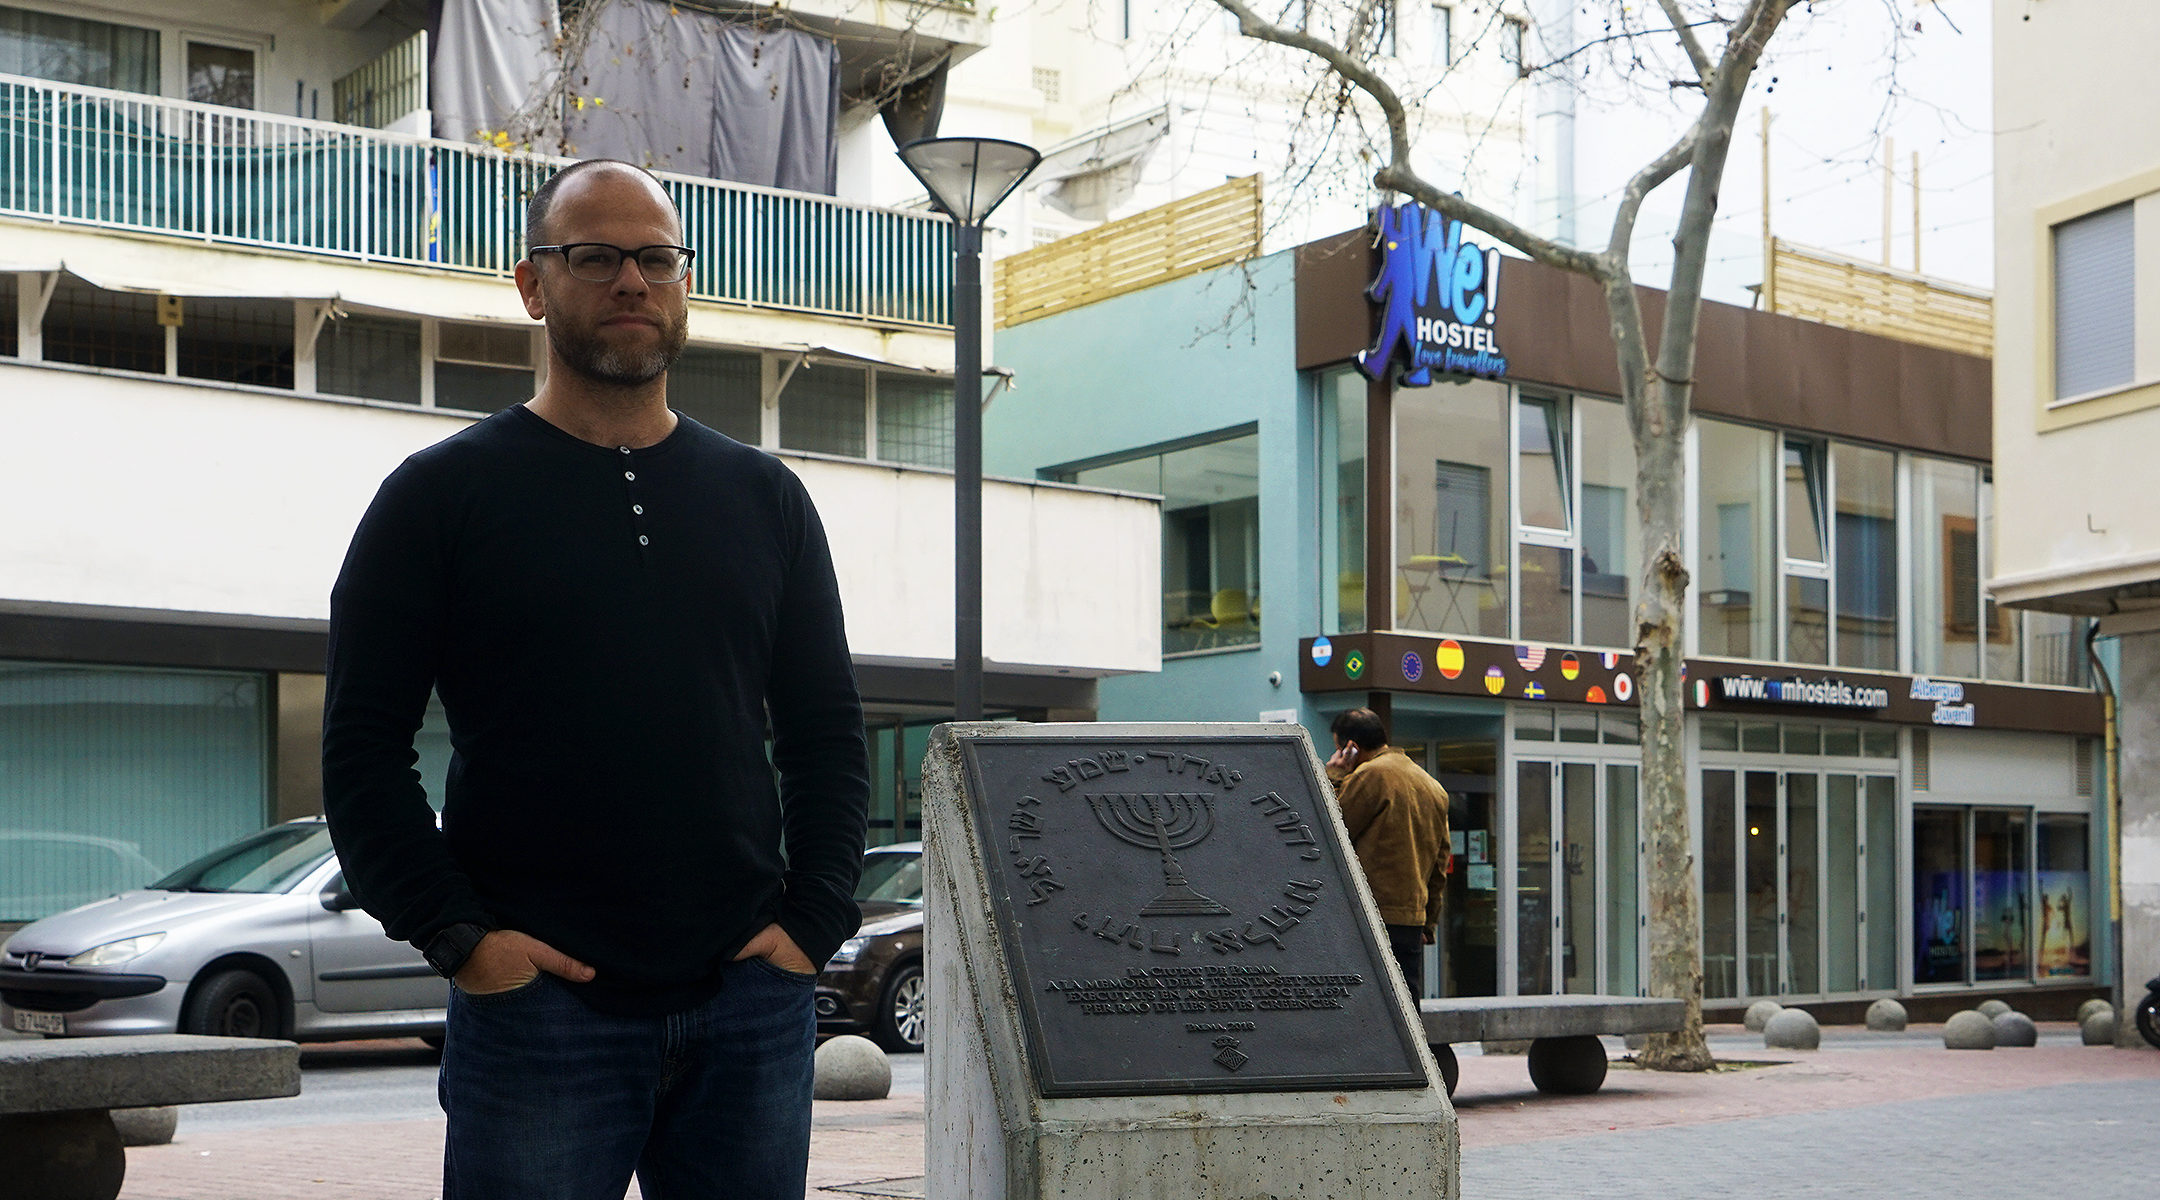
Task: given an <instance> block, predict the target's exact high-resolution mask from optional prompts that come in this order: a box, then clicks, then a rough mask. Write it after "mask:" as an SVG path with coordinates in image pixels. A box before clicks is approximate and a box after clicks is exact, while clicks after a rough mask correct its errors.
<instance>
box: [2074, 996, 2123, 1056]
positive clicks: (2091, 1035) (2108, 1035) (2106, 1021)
mask: <svg viewBox="0 0 2160 1200" xmlns="http://www.w3.org/2000/svg"><path fill="white" fill-rule="evenodd" d="M2101 1003H2102V1004H2103V1006H2104V1007H2101V1008H2096V1009H2094V1010H2092V1011H2091V1012H2089V1013H2086V1014H2085V1019H2084V1020H2082V1021H2079V1022H2078V1034H2079V1036H2081V1037H2083V1038H2084V1039H2085V1044H2086V1045H2088V1046H2112V1045H2114V1044H2115V1006H2114V1005H2112V1004H2107V1002H2106V1001H2102V1002H2101Z"/></svg>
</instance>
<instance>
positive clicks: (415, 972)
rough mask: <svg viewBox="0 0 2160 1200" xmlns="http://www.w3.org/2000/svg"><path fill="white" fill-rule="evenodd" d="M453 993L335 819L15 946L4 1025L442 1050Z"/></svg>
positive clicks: (7, 963) (202, 862)
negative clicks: (338, 848)
mask: <svg viewBox="0 0 2160 1200" xmlns="http://www.w3.org/2000/svg"><path fill="white" fill-rule="evenodd" d="M449 987H450V985H449V983H448V982H447V981H446V980H444V979H442V978H441V977H439V976H437V975H436V974H435V972H434V971H433V970H431V969H429V967H428V965H427V963H426V961H424V960H423V959H422V958H421V957H420V952H419V951H418V950H415V949H413V948H412V947H411V946H409V945H407V944H405V943H404V942H393V941H391V940H390V939H389V938H388V937H386V936H384V934H383V930H382V926H381V925H380V924H379V923H377V922H376V920H375V918H373V917H371V916H369V915H367V914H366V913H365V912H362V911H361V910H360V909H359V908H358V907H357V906H356V905H355V904H354V902H353V898H352V893H351V892H350V891H347V890H346V888H345V877H344V875H343V873H342V872H340V871H339V870H338V862H337V855H336V854H335V853H334V852H333V851H332V850H331V847H330V830H329V828H328V827H327V826H326V825H324V824H323V821H322V818H320V817H308V818H303V819H301V820H298V821H289V822H287V823H285V824H283V825H274V826H272V827H270V828H269V829H265V830H263V831H262V832H260V833H256V834H251V835H250V836H248V837H245V838H242V839H240V840H239V841H237V842H234V843H233V844H232V845H230V846H226V847H224V848H223V849H220V850H216V851H213V852H212V853H210V854H208V855H205V856H204V857H202V858H199V859H197V860H196V861H194V862H192V863H189V864H188V865H187V866H184V867H182V868H180V869H179V870H178V871H175V872H173V873H172V874H170V875H168V876H166V877H165V878H163V879H160V880H158V881H157V882H156V883H154V884H151V885H150V886H149V887H148V888H144V889H142V890H140V891H129V892H122V893H120V894H119V895H116V896H110V897H107V898H106V899H103V900H98V901H95V902H93V903H90V904H85V905H82V906H81V907H79V908H72V909H69V910H68V911H66V912H63V913H59V914H56V915H54V916H50V917H47V918H45V919H44V920H42V921H36V922H33V923H31V924H29V925H25V926H24V927H23V928H22V929H21V930H20V931H18V932H17V933H16V934H15V936H13V937H11V938H9V939H8V940H7V942H6V944H5V945H4V946H0V1023H4V1024H5V1025H6V1026H7V1027H8V1028H10V1029H14V1030H16V1031H18V1032H22V1033H42V1034H47V1035H51V1036H77V1035H88V1034H119V1033H174V1032H178V1033H208V1034H221V1035H225V1036H228V1037H285V1038H292V1039H294V1040H296V1041H303V1042H305V1041H334V1040H340V1039H344V1038H361V1037H420V1038H424V1039H426V1040H427V1041H429V1042H430V1043H432V1044H435V1045H440V1044H441V1038H442V1026H443V1014H444V1009H445V1007H446V1006H447V1005H448V1004H449V1002H450V992H449Z"/></svg>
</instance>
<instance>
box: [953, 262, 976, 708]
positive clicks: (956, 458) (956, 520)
mask: <svg viewBox="0 0 2160 1200" xmlns="http://www.w3.org/2000/svg"><path fill="white" fill-rule="evenodd" d="M952 314H953V720H955V721H980V720H982V715H983V660H982V226H980V225H963V224H958V223H955V224H954V226H953V295H952Z"/></svg>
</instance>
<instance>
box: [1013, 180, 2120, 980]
mask: <svg viewBox="0 0 2160 1200" xmlns="http://www.w3.org/2000/svg"><path fill="white" fill-rule="evenodd" d="M1383 216H1384V218H1385V219H1386V220H1388V221H1389V222H1391V223H1398V222H1401V221H1403V220H1405V219H1406V218H1405V215H1404V214H1396V213H1388V214H1383ZM1407 219H1409V220H1410V221H1411V222H1412V223H1413V224H1414V225H1415V227H1416V236H1404V235H1401V234H1398V235H1397V236H1391V237H1380V238H1376V237H1375V235H1374V233H1373V232H1372V231H1369V230H1357V231H1354V232H1352V233H1349V234H1345V235H1343V236H1340V237H1335V238H1331V239H1327V240H1324V241H1320V242H1315V243H1312V244H1309V245H1306V246H1303V247H1300V248H1298V249H1297V250H1295V251H1291V252H1286V253H1281V254H1276V255H1272V256H1268V257H1265V258H1259V259H1255V260H1251V261H1249V262H1246V263H1243V264H1240V265H1237V266H1233V267H1227V268H1222V269H1219V270H1216V271H1213V272H1208V273H1203V274H1199V275H1195V276H1192V277H1190V278H1188V279H1184V280H1179V281H1176V282H1173V283H1168V284H1164V285H1161V286H1158V287H1154V288H1151V289H1148V290H1145V291H1139V292H1134V293H1131V294H1127V295H1123V296H1118V297H1115V298H1112V299H1108V300H1104V301H1101V302H1098V303H1095V304H1091V305H1088V306H1086V307H1083V308H1079V309H1076V310H1073V311H1069V312H1065V313H1061V314H1058V315H1055V316H1049V317H1044V318H1041V319H1038V320H1033V321H1026V322H1023V323H1020V324H1016V325H1014V326H1013V327H1011V328H1009V329H1006V330H1004V331H1002V332H1001V334H1000V339H999V358H1000V361H1001V362H1003V363H1004V364H1006V365H1009V366H1011V367H1012V368H1013V369H1014V370H1015V371H1016V373H1017V376H1018V379H1019V381H1020V389H1019V391H1018V392H1016V394H1015V395H1016V401H1015V403H1013V404H1012V405H1010V406H1009V407H1006V408H1004V409H1002V410H999V409H993V410H992V413H991V416H990V419H989V424H988V426H987V431H988V439H989V444H990V447H991V451H990V455H991V457H990V462H991V464H992V466H993V468H994V469H997V470H1000V471H1002V472H1005V473H1008V474H1021V473H1030V472H1031V473H1034V474H1035V475H1036V476H1037V477H1038V478H1041V479H1043V480H1046V481H1061V482H1069V483H1076V484H1086V485H1092V486H1098V487H1104V488H1111V489H1119V490H1124V491H1128V492H1131V493H1134V494H1138V495H1148V496H1160V497H1161V498H1162V522H1163V524H1162V537H1161V554H1162V559H1161V563H1162V588H1163V600H1162V628H1161V634H1160V636H1161V646H1162V653H1163V666H1162V670H1161V672H1160V673H1159V674H1155V675H1136V676H1130V677H1123V678H1118V679H1107V680H1105V681H1104V682H1103V684H1102V686H1101V692H1100V695H1101V713H1102V716H1103V717H1104V719H1117V720H1141V719H1146V720H1246V721H1251V720H1264V721H1298V722H1302V723H1304V724H1305V725H1306V726H1307V727H1308V728H1309V729H1310V730H1311V731H1312V734H1313V736H1314V738H1315V740H1316V741H1317V742H1319V743H1320V744H1321V745H1322V746H1323V747H1325V746H1326V745H1327V744H1328V741H1327V732H1326V731H1327V728H1328V723H1329V721H1330V719H1331V718H1332V716H1333V715H1334V714H1335V713H1337V712H1340V711H1342V710H1344V709H1347V708H1350V707H1354V706H1361V705H1362V706H1369V707H1372V708H1374V709H1376V710H1378V711H1379V712H1380V713H1381V714H1382V715H1383V716H1384V717H1386V718H1387V720H1388V722H1389V725H1390V727H1391V729H1392V730H1393V733H1394V741H1395V742H1396V744H1398V745H1400V746H1402V747H1404V748H1405V749H1406V750H1408V751H1409V752H1410V753H1411V754H1412V755H1413V756H1414V757H1416V758H1418V759H1419V760H1420V761H1422V762H1423V763H1424V764H1425V765H1426V767H1427V768H1428V769H1429V770H1430V771H1431V772H1432V773H1433V774H1434V775H1436V776H1437V777H1438V778H1439V779H1440V780H1441V781H1442V782H1443V783H1444V784H1446V786H1447V788H1448V790H1449V792H1450V793H1451V795H1452V797H1453V812H1452V826H1453V838H1454V845H1453V852H1454V855H1455V859H1454V870H1453V873H1452V875H1451V877H1450V884H1449V896H1448V905H1447V917H1446V923H1445V927H1444V929H1443V931H1442V936H1441V952H1440V953H1439V954H1438V955H1436V956H1433V957H1434V959H1435V960H1436V961H1433V962H1432V963H1431V965H1430V967H1429V970H1431V971H1432V973H1433V978H1432V979H1430V980H1428V984H1429V986H1431V987H1432V988H1434V989H1435V991H1436V993H1437V994H1454V995H1477V994H1535V993H1548V992H1552V993H1557V992H1618V993H1632V992H1637V991H1639V990H1641V989H1642V988H1643V986H1644V975H1643V964H1644V947H1645V933H1644V927H1645V918H1646V912H1645V905H1646V889H1645V886H1644V876H1645V863H1644V854H1645V845H1644V842H1645V839H1644V836H1643V830H1642V827H1641V820H1640V816H1639V812H1640V806H1639V799H1638V758H1639V750H1638V745H1637V743H1638V740H1639V724H1638V720H1637V715H1636V714H1637V710H1636V701H1637V699H1638V697H1637V696H1636V687H1637V682H1636V677H1635V666H1634V663H1633V659H1632V642H1633V632H1632V625H1633V617H1632V610H1633V605H1634V601H1635V596H1636V591H1637V589H1638V588H1639V587H1640V578H1641V575H1642V568H1643V562H1642V551H1641V544H1640V539H1639V536H1638V534H1637V523H1636V518H1635V499H1636V497H1635V489H1636V479H1635V463H1634V453H1633V443H1632V441H1631V438H1630V434H1629V432H1628V427H1627V422H1626V417H1625V414H1624V412H1623V411H1622V408H1621V406H1620V404H1619V403H1617V402H1616V400H1615V399H1614V397H1616V396H1617V395H1618V390H1619V389H1618V385H1617V380H1616V377H1615V366H1614V361H1613V352H1612V349H1611V345H1610V342H1609V340H1608V334H1607V328H1608V323H1607V320H1606V316H1605V312H1604V308H1603V305H1602V302H1601V300H1600V298H1599V296H1598V294H1597V292H1596V290H1595V289H1594V288H1593V287H1592V286H1590V285H1589V284H1588V283H1587V282H1585V281H1580V280H1576V279H1574V278H1572V277H1570V276H1567V275H1565V274H1563V273H1560V272H1557V271H1554V270H1551V269H1548V268H1545V267H1542V266H1538V265H1535V264H1531V263H1527V262H1524V261H1522V260H1519V259H1514V258H1502V257H1501V256H1499V255H1497V254H1491V253H1488V248H1486V247H1483V246H1481V245H1479V244H1478V243H1477V235H1475V234H1474V233H1472V234H1471V235H1470V236H1469V237H1468V238H1462V237H1461V234H1460V231H1457V230H1453V229H1450V228H1447V227H1445V226H1443V225H1440V224H1439V223H1437V222H1428V221H1426V220H1425V219H1424V218H1423V217H1422V215H1421V214H1416V213H1410V214H1408V216H1407ZM1388 242H1393V243H1395V244H1396V245H1397V246H1398V247H1400V246H1405V245H1413V244H1415V245H1421V246H1423V248H1424V251H1425V252H1426V253H1428V254H1430V255H1432V256H1434V257H1433V259H1429V260H1426V261H1422V262H1411V263H1403V262H1400V261H1398V262H1397V264H1396V265H1395V266H1394V267H1393V268H1392V269H1391V270H1384V269H1383V263H1382V262H1381V253H1380V251H1379V250H1377V249H1376V245H1379V244H1385V243H1388ZM1443 253H1444V254H1445V255H1447V256H1449V260H1448V265H1449V266H1451V267H1452V268H1459V269H1458V270H1455V271H1453V272H1452V273H1445V274H1437V275H1430V276H1427V277H1426V279H1424V280H1421V279H1420V275H1421V273H1426V272H1433V271H1436V270H1437V269H1438V265H1437V264H1438V260H1439V258H1440V256H1441V255H1442V254H1443ZM1376 280H1379V281H1381V285H1380V286H1374V285H1375V281H1376ZM1433 281H1437V282H1433ZM1451 281H1452V283H1454V284H1457V285H1459V286H1454V287H1450V286H1449V284H1450V283H1451ZM1426 282H1432V286H1431V287H1429V288H1427V287H1424V286H1423V284H1424V283H1426ZM1391 286H1392V287H1393V288H1394V289H1395V290H1392V291H1391ZM1368 289H1370V291H1368ZM1421 293H1422V297H1423V298H1422V299H1420V295H1421ZM1443 293H1446V294H1443ZM1391 298H1393V299H1395V300H1397V301H1399V302H1400V303H1399V304H1398V305H1397V306H1395V307H1392V308H1391V306H1390V304H1389V301H1390V299H1391ZM1660 299H1661V297H1660V296H1659V295H1657V294H1655V293H1646V304H1647V306H1648V308H1649V309H1650V312H1651V323H1652V328H1655V314H1656V311H1657V308H1658V304H1659V301H1660ZM1376 331H1378V332H1377V333H1376ZM1361 360H1362V361H1363V362H1364V363H1365V364H1367V365H1368V367H1369V369H1367V367H1361V365H1360V364H1361ZM1471 372H1475V374H1472V373H1471ZM1697 379H1698V387H1697V391H1696V409H1695V420H1694V421H1693V423H1692V426H1691V427H1690V429H1689V430H1688V431H1687V435H1686V436H1687V463H1688V482H1687V490H1686V508H1687V553H1688V557H1689V563H1688V566H1689V570H1690V572H1691V575H1692V577H1693V581H1694V583H1693V586H1692V587H1691V589H1690V592H1689V596H1690V607H1689V609H1688V612H1687V632H1686V639H1687V640H1686V651H1687V671H1688V679H1687V730H1688V732H1687V746H1688V754H1689V759H1690V761H1689V768H1688V778H1689V781H1690V792H1691V797H1690V811H1691V836H1692V839H1693V842H1692V845H1693V858H1694V862H1695V869H1696V872H1697V884H1698V886H1699V888H1700V894H1701V898H1702V912H1703V927H1702V937H1703V958H1704V973H1705V994H1706V997H1707V999H1708V1001H1709V1003H1710V1004H1711V1006H1712V1007H1713V1008H1718V1007H1720V1006H1721V1005H1723V1006H1726V1007H1736V1006H1739V1005H1742V1004H1744V1003H1746V1002H1748V1001H1751V1000H1753V999H1755V998H1759V997H1766V996H1767V997H1777V998H1780V999H1782V1000H1786V1001H1819V1002H1839V1001H1859V1000H1864V999H1867V998H1871V997H1875V996H1885V995H1895V996H1903V997H1908V998H1925V997H1932V996H1942V997H1944V998H1945V999H1944V1000H1943V1001H1942V1003H1943V1004H1944V1005H1946V1006H1949V1005H1955V1006H1959V1007H1962V1006H1964V1005H1967V1004H1969V1003H1971V1002H1972V1001H1973V1000H1974V999H1975V998H1976V995H1975V994H1976V993H2003V994H2009V993H2013V992H2014V993H2019V994H2020V995H2021V997H2022V998H2021V999H2020V1000H2019V1003H2020V1005H2021V1007H2024V1008H2026V1010H2027V1011H2034V1008H2033V1006H2034V1005H2036V1004H2037V1005H2046V1004H2050V1003H2054V1002H2057V1001H2068V1002H2072V1003H2074V1001H2075V1000H2076V999H2081V998H2082V997H2083V996H2085V995H2089V994H2091V989H2092V987H2093V984H2094V980H2095V979H2097V978H2104V977H2105V971H2106V966H2105V963H2104V957H2105V955H2106V953H2107V951H2106V946H2107V941H2108V939H2107V927H2106V924H2105V922H2106V912H2105V906H2104V894H2103V893H2102V892H2101V891H2100V890H2099V889H2098V887H2097V885H2096V884H2095V882H2094V881H2095V880H2096V879H2098V878H2101V876H2099V875H2097V874H2096V873H2095V872H2096V871H2098V870H2100V869H2101V859H2100V855H2101V850H2102V841H2101V839H2100V836H2099V834H2100V829H2099V826H2098V825H2097V824H2096V813H2097V812H2098V809H2097V807H2096V805H2097V801H2096V797H2097V796H2098V795H2099V794H2100V791H2101V789H2100V786H2099V766H2100V758H2099V754H2098V745H2097V743H2098V739H2099V737H2100V735H2101V732H2102V728H2103V726H2102V706H2101V702H2100V699H2099V696H2098V695H2097V694H2096V693H2095V692H2094V691H2093V690H2092V689H2091V688H2090V686H2089V684H2088V675H2087V668H2086V665H2085V664H2086V657H2085V645H2084V631H2085V627H2084V623H2083V622H2082V621H2081V620H2078V619H2075V618H2072V617H2069V616H2060V615H2051V614H2043V613H2032V612H2016V611H2012V610H2009V609H2005V608H2000V607H1998V606H1997V605H1996V604H1994V603H1993V602H1992V600H1991V599H1990V598H1989V596H1988V595H1987V593H1986V592H1985V591H1984V589H1983V581H1984V580H1986V579H1987V578H1988V576H1989V574H1990V571H1991V569H1992V568H1991V564H1990V562H1989V554H1990V549H1989V547H1990V544H1991V539H1990V536H1989V534H1990V530H1991V525H1992V522H1993V521H1994V519H1995V518H1994V513H1993V509H1992V503H1993V499H1992V484H1991V476H1990V468H1989V463H1988V454H1989V416H1990V367H1989V364H1988V362H1987V360H1985V359H1984V358H1979V357H1973V356H1968V355H1962V354H1958V353H1954V352H1951V351H1948V350H1943V349H1936V348H1932V347H1929V346H1925V345H1918V344H1912V343H1908V342H1904V341H1894V340H1889V339H1886V338H1882V337H1877V336H1871V335H1867V334H1862V333H1856V332H1852V331H1849V330H1846V329H1840V328H1834V327H1831V326H1828V325H1822V324H1816V323H1812V322H1807V321H1803V320H1799V319H1795V318H1791V317H1785V316H1775V315H1769V314H1764V313H1759V312H1753V311H1749V310H1744V309H1739V308H1735V307H1731V306H1725V305H1717V304H1711V305H1706V306H1705V311H1704V314H1703V324H1702V341H1701V351H1700V355H1699V364H1698V372H1697ZM1136 552H1137V551H1136ZM1115 557H1116V548H1114V547H1088V548H1086V549H1085V553H1084V554H1083V555H1082V556H1081V560H1082V561H1084V562H1086V563H1100V562H1103V561H1106V560H1109V559H1114V558H1115ZM993 569H995V566H994V563H993ZM1076 570H1080V571H1082V572H1083V574H1084V568H1083V567H1082V566H1081V565H1080V563H1079V562H1076ZM2036 991H2038V992H2042V993H2052V992H2058V991H2059V992H2060V995H2059V996H2055V997H2053V998H2050V997H2049V996H2045V995H2043V996H2038V997H2036V996H2032V995H2030V993H2034V992H2036Z"/></svg>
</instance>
